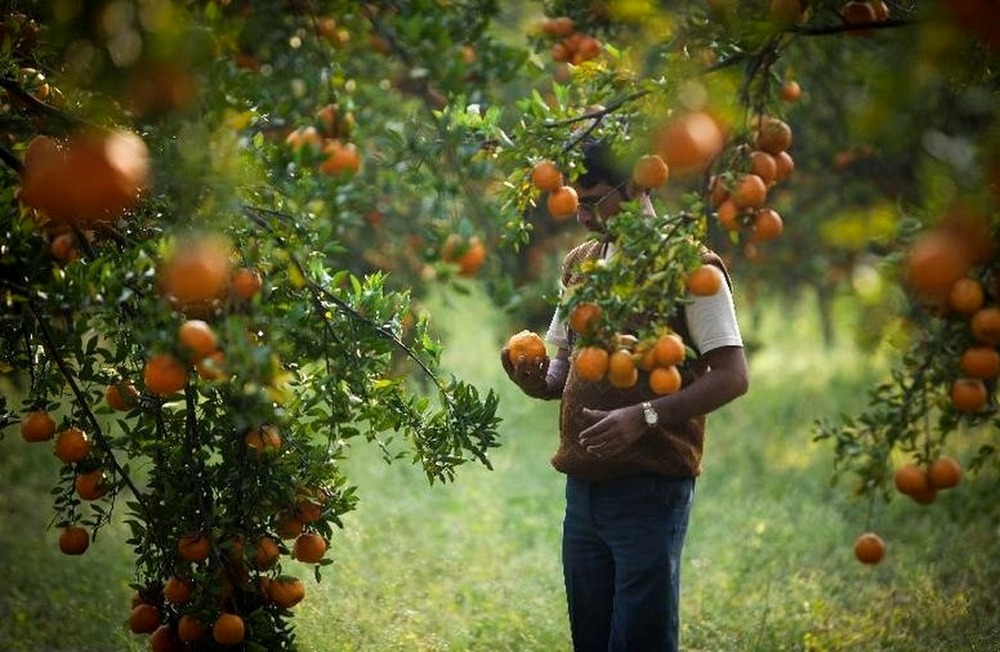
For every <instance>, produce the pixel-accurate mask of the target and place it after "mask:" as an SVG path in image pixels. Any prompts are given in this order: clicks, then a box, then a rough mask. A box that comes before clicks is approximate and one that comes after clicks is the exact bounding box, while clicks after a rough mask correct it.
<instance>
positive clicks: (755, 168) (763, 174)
mask: <svg viewBox="0 0 1000 652" xmlns="http://www.w3.org/2000/svg"><path fill="white" fill-rule="evenodd" d="M750 172H751V174H756V175H757V176H758V177H760V178H761V180H762V181H763V182H764V185H765V186H770V185H771V184H773V183H774V182H775V181H777V180H778V164H777V163H775V162H774V157H773V156H771V155H770V154H768V153H767V152H765V151H763V150H759V149H757V150H754V151H752V152H750Z"/></svg>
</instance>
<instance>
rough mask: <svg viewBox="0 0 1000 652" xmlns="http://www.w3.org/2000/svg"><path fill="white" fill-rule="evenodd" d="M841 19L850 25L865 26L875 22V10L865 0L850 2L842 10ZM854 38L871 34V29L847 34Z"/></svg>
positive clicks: (852, 0)
mask: <svg viewBox="0 0 1000 652" xmlns="http://www.w3.org/2000/svg"><path fill="white" fill-rule="evenodd" d="M840 17H841V18H843V19H844V22H845V23H847V24H848V25H863V24H865V23H874V22H875V8H874V7H872V6H871V4H870V3H868V2H864V1H863V0H850V1H849V2H846V3H844V5H843V6H842V7H841V8H840ZM847 33H848V34H852V35H854V36H862V35H866V34H871V33H872V30H870V29H852V30H850V31H848V32H847Z"/></svg>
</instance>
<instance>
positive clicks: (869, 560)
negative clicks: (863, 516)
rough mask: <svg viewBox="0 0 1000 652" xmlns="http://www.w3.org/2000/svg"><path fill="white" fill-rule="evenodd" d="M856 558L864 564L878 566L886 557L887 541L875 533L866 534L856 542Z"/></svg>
mask: <svg viewBox="0 0 1000 652" xmlns="http://www.w3.org/2000/svg"><path fill="white" fill-rule="evenodd" d="M854 556H855V557H857V558H858V561H860V562H861V563H862V564H877V563H879V562H880V561H882V558H883V557H885V541H883V540H882V537H880V536H879V535H877V534H875V533H874V532H865V533H864V534H862V535H861V536H859V537H858V538H857V539H855V541H854Z"/></svg>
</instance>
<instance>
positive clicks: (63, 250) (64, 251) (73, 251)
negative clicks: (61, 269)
mask: <svg viewBox="0 0 1000 652" xmlns="http://www.w3.org/2000/svg"><path fill="white" fill-rule="evenodd" d="M49 253H51V254H52V257H53V258H55V259H56V260H57V261H59V262H60V263H63V264H66V263H69V262H72V261H74V260H79V258H80V251H79V249H77V248H76V237H75V236H74V235H73V233H72V232H67V233H60V234H59V235H57V236H56V237H54V238H52V242H51V243H49Z"/></svg>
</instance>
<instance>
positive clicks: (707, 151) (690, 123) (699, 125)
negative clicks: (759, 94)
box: [655, 111, 726, 175]
mask: <svg viewBox="0 0 1000 652" xmlns="http://www.w3.org/2000/svg"><path fill="white" fill-rule="evenodd" d="M725 140H726V137H725V134H724V133H723V131H722V128H721V127H720V126H719V123H718V122H716V120H715V118H714V117H712V116H711V115H710V114H709V113H707V112H705V111H693V112H690V113H685V114H683V115H681V116H678V117H677V118H674V119H673V120H671V121H670V122H669V123H667V124H666V125H665V126H664V127H663V128H662V129H661V130H660V132H659V133H658V134H657V135H656V143H655V144H656V151H657V152H658V153H659V154H660V156H662V157H663V159H664V161H665V162H666V164H667V166H669V169H670V170H671V171H672V172H674V173H675V174H678V175H687V174H692V173H696V172H700V171H701V170H704V169H705V167H706V166H708V164H709V163H710V162H711V161H712V159H714V158H715V157H716V156H717V155H718V154H719V152H721V151H722V147H723V145H724V144H725Z"/></svg>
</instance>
